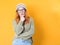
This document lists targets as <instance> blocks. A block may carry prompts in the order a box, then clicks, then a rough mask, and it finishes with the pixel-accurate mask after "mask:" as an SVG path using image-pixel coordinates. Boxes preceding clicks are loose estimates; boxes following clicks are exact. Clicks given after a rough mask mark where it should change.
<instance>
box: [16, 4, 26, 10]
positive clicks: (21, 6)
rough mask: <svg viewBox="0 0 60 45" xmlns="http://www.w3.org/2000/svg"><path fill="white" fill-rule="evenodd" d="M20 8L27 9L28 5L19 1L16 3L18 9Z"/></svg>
mask: <svg viewBox="0 0 60 45" xmlns="http://www.w3.org/2000/svg"><path fill="white" fill-rule="evenodd" d="M19 8H25V9H26V6H25V5H24V4H23V3H19V4H17V5H16V10H18V9H19Z"/></svg>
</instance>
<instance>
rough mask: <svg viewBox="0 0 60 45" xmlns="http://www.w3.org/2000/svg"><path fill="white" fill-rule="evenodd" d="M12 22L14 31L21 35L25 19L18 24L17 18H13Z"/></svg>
mask: <svg viewBox="0 0 60 45" xmlns="http://www.w3.org/2000/svg"><path fill="white" fill-rule="evenodd" d="M12 24H13V28H14V32H15V33H16V34H17V35H20V33H21V32H22V31H23V26H22V24H23V21H19V23H18V24H17V23H16V21H15V19H13V21H12Z"/></svg>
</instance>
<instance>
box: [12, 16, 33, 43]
mask: <svg viewBox="0 0 60 45" xmlns="http://www.w3.org/2000/svg"><path fill="white" fill-rule="evenodd" d="M12 24H13V28H14V32H15V35H14V38H13V39H15V38H20V39H23V40H28V41H30V42H31V43H32V39H31V37H32V36H33V34H34V20H33V18H32V17H30V19H29V23H27V24H25V25H24V27H23V21H19V23H18V24H17V23H16V21H15V19H13V20H12ZM24 28H25V29H24ZM23 30H24V31H23ZM22 31H23V33H22Z"/></svg>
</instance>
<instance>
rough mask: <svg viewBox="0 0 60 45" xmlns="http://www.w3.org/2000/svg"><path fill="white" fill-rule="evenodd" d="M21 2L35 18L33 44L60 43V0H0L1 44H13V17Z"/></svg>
mask: <svg viewBox="0 0 60 45" xmlns="http://www.w3.org/2000/svg"><path fill="white" fill-rule="evenodd" d="M20 2H23V3H24V4H25V5H26V7H27V11H28V14H29V15H30V16H32V17H33V18H34V22H35V34H34V35H33V40H34V42H33V45H60V0H0V45H12V37H13V35H14V31H13V27H12V19H13V18H14V16H15V8H16V7H15V6H16V4H18V3H20Z"/></svg>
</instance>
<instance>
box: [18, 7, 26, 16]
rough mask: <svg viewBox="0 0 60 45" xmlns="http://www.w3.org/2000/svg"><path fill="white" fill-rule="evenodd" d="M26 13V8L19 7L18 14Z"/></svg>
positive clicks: (23, 14)
mask: <svg viewBox="0 0 60 45" xmlns="http://www.w3.org/2000/svg"><path fill="white" fill-rule="evenodd" d="M25 13H26V11H25V10H24V8H19V9H18V14H19V16H20V17H21V16H25Z"/></svg>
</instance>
